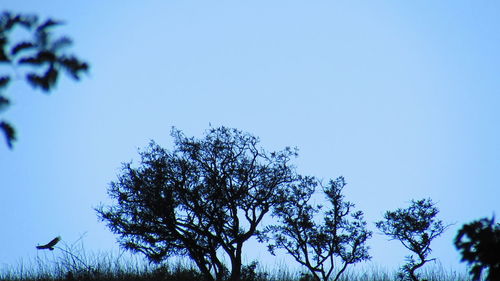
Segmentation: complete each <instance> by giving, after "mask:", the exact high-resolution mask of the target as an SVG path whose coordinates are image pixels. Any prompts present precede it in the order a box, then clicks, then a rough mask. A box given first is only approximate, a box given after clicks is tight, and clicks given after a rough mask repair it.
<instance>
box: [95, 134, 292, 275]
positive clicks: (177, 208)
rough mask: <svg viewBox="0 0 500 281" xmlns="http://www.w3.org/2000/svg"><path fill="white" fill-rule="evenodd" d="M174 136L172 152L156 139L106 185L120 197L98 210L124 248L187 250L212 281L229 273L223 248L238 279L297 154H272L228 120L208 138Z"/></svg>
mask: <svg viewBox="0 0 500 281" xmlns="http://www.w3.org/2000/svg"><path fill="white" fill-rule="evenodd" d="M172 137H173V138H174V140H175V149H174V150H173V151H168V150H166V149H164V148H162V147H160V146H159V145H157V144H156V143H154V142H151V143H150V145H149V147H148V148H147V149H146V150H145V151H142V152H141V153H140V156H141V163H140V165H139V166H138V167H133V166H132V164H131V163H127V164H124V166H123V168H122V170H121V173H120V175H119V177H118V180H117V181H114V182H112V183H111V185H110V188H109V190H108V193H109V195H110V196H111V197H112V198H113V199H115V201H116V204H115V205H112V206H108V207H103V206H101V207H100V208H98V209H97V212H98V214H99V216H100V218H101V219H102V220H103V221H106V222H107V224H108V226H109V228H110V229H111V230H112V231H113V232H114V233H116V234H119V239H118V241H119V243H120V244H121V245H122V246H123V247H124V248H126V249H129V250H132V251H135V252H141V253H143V254H145V255H146V256H147V257H148V258H149V259H150V260H151V261H153V262H161V261H162V260H164V259H166V258H168V257H169V256H173V255H177V256H188V257H190V258H191V259H192V260H193V261H194V262H195V263H196V265H197V266H198V268H199V269H200V271H201V272H202V273H203V274H204V276H205V277H206V278H207V279H209V280H213V279H216V280H222V279H223V278H225V276H226V273H227V272H226V268H225V266H224V264H223V260H222V258H223V257H224V256H222V257H221V256H220V253H221V252H222V253H224V254H225V257H228V258H229V262H230V267H231V268H230V272H229V273H230V279H231V280H238V279H239V278H240V277H241V266H242V251H243V245H244V243H245V242H246V241H248V239H250V238H251V237H252V236H254V235H255V234H256V232H257V231H258V227H259V225H260V223H261V222H262V219H263V218H264V216H265V215H266V214H267V213H268V212H269V211H270V210H271V208H272V207H273V206H275V205H276V204H278V203H279V200H281V198H282V196H280V195H281V194H283V193H284V192H285V191H284V189H286V187H287V185H288V184H289V183H291V182H293V181H294V179H295V175H294V171H293V170H292V168H291V166H290V165H289V161H290V159H291V157H292V156H295V155H296V153H295V152H294V151H293V150H291V149H289V148H286V149H285V150H282V151H279V152H272V153H268V152H266V151H264V150H263V149H262V148H261V147H259V146H258V145H259V140H258V139H257V138H256V137H254V136H252V135H250V134H247V133H243V132H241V131H239V130H236V129H229V128H224V127H220V128H212V129H210V130H209V131H208V132H207V133H206V135H205V136H204V138H202V139H195V138H188V137H186V136H184V135H183V134H182V133H181V132H180V131H178V130H172ZM212 274H213V275H215V278H214V276H213V275H212Z"/></svg>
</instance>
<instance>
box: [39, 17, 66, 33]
mask: <svg viewBox="0 0 500 281" xmlns="http://www.w3.org/2000/svg"><path fill="white" fill-rule="evenodd" d="M62 23H63V22H61V21H54V20H52V19H48V20H46V21H45V22H44V23H42V24H41V25H39V26H38V27H37V28H36V32H41V31H45V30H46V29H47V28H50V27H53V26H56V25H61V24H62Z"/></svg>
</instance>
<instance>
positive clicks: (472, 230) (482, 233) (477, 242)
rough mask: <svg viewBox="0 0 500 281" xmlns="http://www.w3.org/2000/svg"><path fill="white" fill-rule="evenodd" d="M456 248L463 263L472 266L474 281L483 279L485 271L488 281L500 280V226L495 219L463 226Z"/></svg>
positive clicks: (471, 271) (456, 239) (456, 240)
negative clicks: (485, 270)
mask: <svg viewBox="0 0 500 281" xmlns="http://www.w3.org/2000/svg"><path fill="white" fill-rule="evenodd" d="M455 246H456V247H457V250H459V251H460V252H461V254H462V261H466V262H467V263H468V264H469V265H472V268H471V270H470V274H471V275H472V279H473V280H474V281H477V280H480V279H481V273H482V271H483V269H487V270H488V275H487V276H486V280H492V281H493V280H500V224H496V225H495V218H494V217H493V218H491V220H490V219H487V218H483V219H480V220H477V221H473V222H471V223H469V224H465V225H464V226H462V229H460V230H459V231H458V234H457V236H456V238H455Z"/></svg>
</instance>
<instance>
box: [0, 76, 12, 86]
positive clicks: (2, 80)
mask: <svg viewBox="0 0 500 281" xmlns="http://www.w3.org/2000/svg"><path fill="white" fill-rule="evenodd" d="M9 82H10V77H9V76H1V77H0V88H3V87H6V86H7V85H8V84H9Z"/></svg>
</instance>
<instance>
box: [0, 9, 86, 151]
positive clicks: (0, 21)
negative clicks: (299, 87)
mask: <svg viewBox="0 0 500 281" xmlns="http://www.w3.org/2000/svg"><path fill="white" fill-rule="evenodd" d="M61 24H62V22H60V21H56V20H53V19H50V18H49V19H47V20H44V21H41V20H39V18H38V17H37V16H36V15H23V14H14V13H11V12H3V13H2V14H1V15H0V65H6V66H9V67H10V68H11V69H12V70H13V71H12V73H0V111H4V110H6V109H7V108H8V107H9V105H10V99H9V98H8V97H7V96H6V95H5V89H6V88H7V87H8V85H9V84H10V83H11V82H12V81H14V80H18V79H23V78H24V80H25V81H26V82H27V83H28V84H29V85H31V86H32V87H33V88H35V89H41V90H42V91H44V92H46V93H48V92H50V91H51V90H53V89H54V87H55V86H56V83H57V80H58V78H59V77H60V72H61V71H64V72H65V73H66V74H67V75H69V76H70V77H71V78H73V79H75V80H79V79H80V76H81V74H82V73H84V72H86V71H88V69H89V66H88V64H87V63H85V62H83V61H81V60H80V59H78V58H77V57H75V56H74V55H71V54H67V53H66V52H65V50H66V49H67V48H68V47H69V46H71V44H72V40H71V39H70V38H68V37H66V36H60V37H58V36H54V34H53V33H52V29H53V28H54V27H56V26H59V25H61ZM16 30H18V31H20V32H21V30H24V31H25V32H27V33H28V38H23V39H17V37H20V36H17V33H16V32H17V31H16ZM14 38H15V39H17V40H14ZM2 69H3V68H2ZM23 71H24V72H25V73H24V77H22V74H20V72H23ZM0 131H2V132H3V134H4V135H5V138H6V141H7V145H8V146H9V148H12V146H13V142H14V141H15V140H16V131H15V129H14V127H13V126H12V124H10V123H9V122H7V121H5V120H1V121H0Z"/></svg>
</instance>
